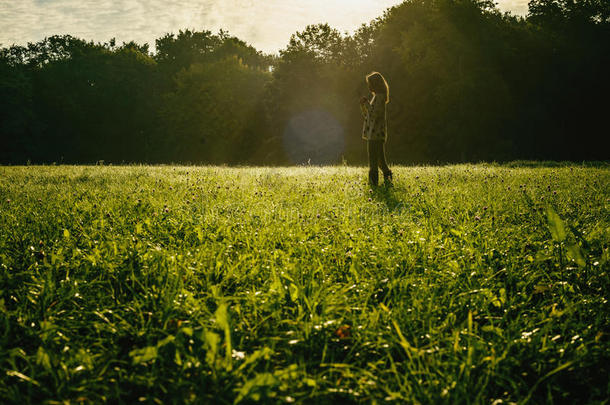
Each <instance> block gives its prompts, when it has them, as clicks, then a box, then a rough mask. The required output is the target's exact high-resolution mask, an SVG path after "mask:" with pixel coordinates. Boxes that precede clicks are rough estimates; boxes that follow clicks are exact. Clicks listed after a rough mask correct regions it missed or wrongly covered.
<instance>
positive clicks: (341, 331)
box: [335, 325, 351, 339]
mask: <svg viewBox="0 0 610 405" xmlns="http://www.w3.org/2000/svg"><path fill="white" fill-rule="evenodd" d="M335 335H336V336H337V337H338V338H339V339H349V338H350V336H351V326H349V325H341V326H339V328H337V330H336V331H335Z"/></svg>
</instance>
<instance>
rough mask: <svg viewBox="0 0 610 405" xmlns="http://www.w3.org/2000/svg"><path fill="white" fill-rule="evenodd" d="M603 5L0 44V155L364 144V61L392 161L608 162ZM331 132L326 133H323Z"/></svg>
mask: <svg viewBox="0 0 610 405" xmlns="http://www.w3.org/2000/svg"><path fill="white" fill-rule="evenodd" d="M609 9H610V6H608V2H607V1H604V0H576V1H565V0H532V1H531V2H530V7H529V14H528V16H527V17H526V18H520V17H514V16H511V15H509V14H501V13H500V12H499V11H498V10H497V9H496V8H495V7H494V5H493V3H492V2H490V1H480V0H408V1H406V2H404V3H402V4H401V5H399V6H396V7H394V8H392V9H389V10H388V11H387V12H386V13H385V14H384V15H383V16H382V17H380V18H378V19H377V20H374V21H372V22H371V23H369V24H366V25H363V26H362V27H361V28H360V29H359V30H357V31H356V32H355V33H354V34H353V35H346V34H342V33H340V32H338V31H337V30H335V29H333V28H331V27H329V26H328V25H313V26H309V27H307V28H306V29H305V30H304V31H302V32H298V33H296V34H295V35H293V37H292V39H291V40H290V42H289V44H288V45H287V46H286V48H284V49H282V50H281V51H280V53H279V55H263V54H262V53H260V52H258V51H257V50H256V49H254V48H252V47H251V46H249V45H247V44H246V43H244V42H243V41H241V40H239V39H237V38H234V37H231V36H229V35H228V34H227V33H226V32H223V31H221V32H220V33H218V34H213V33H211V32H209V31H201V32H194V31H181V32H180V33H179V34H177V35H173V34H168V35H166V36H164V37H163V38H160V39H158V40H157V41H156V47H155V51H154V52H151V51H150V50H149V47H148V45H138V44H135V43H133V42H132V43H125V44H123V45H120V46H119V45H117V44H115V43H114V41H110V42H109V43H105V44H99V43H98V44H96V43H92V42H86V41H83V40H80V39H77V38H73V37H71V36H67V35H64V36H53V37H49V38H46V39H44V40H42V41H40V42H38V43H30V44H28V45H27V46H24V47H23V46H11V47H7V48H2V49H1V50H0V139H1V146H2V147H1V148H0V162H3V163H25V162H27V161H31V162H47V163H50V162H87V163H92V162H96V161H100V160H104V161H107V162H114V163H120V162H197V163H201V162H209V163H220V162H223V163H230V164H231V163H256V164H278V163H304V162H307V161H311V162H314V163H317V162H321V163H334V162H340V161H341V160H342V159H345V160H347V161H348V162H354V163H359V162H362V161H363V160H364V148H363V145H362V141H361V139H360V128H361V122H362V117H361V116H360V112H359V108H358V99H359V97H360V96H362V95H364V94H366V87H365V84H364V79H363V78H364V75H365V74H366V73H368V72H370V71H371V70H378V71H381V72H382V73H383V74H384V75H385V76H386V77H387V79H388V81H389V83H390V86H391V100H392V101H391V104H390V105H389V128H390V137H389V144H388V146H389V150H390V153H389V157H390V160H391V161H394V162H403V163H412V162H437V161H442V162H446V161H478V160H498V161H501V160H507V159H522V158H527V159H555V160H581V159H597V160H605V159H608V158H609V157H610V156H609V155H608V151H607V149H604V148H603V147H601V144H602V143H603V139H604V136H605V135H606V134H607V129H608V128H607V121H606V116H605V114H606V112H607V111H606V110H607V101H606V99H607V95H608V94H609V91H610V75H608V72H609V71H610V11H609ZM329 139H330V140H329Z"/></svg>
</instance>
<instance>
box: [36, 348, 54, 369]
mask: <svg viewBox="0 0 610 405" xmlns="http://www.w3.org/2000/svg"><path fill="white" fill-rule="evenodd" d="M36 364H38V365H40V366H42V367H44V369H45V370H47V371H51V358H50V357H49V355H48V353H47V352H46V351H45V350H44V349H43V347H42V346H39V347H38V351H37V352H36Z"/></svg>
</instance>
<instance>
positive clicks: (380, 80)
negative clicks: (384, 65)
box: [366, 72, 390, 104]
mask: <svg viewBox="0 0 610 405" xmlns="http://www.w3.org/2000/svg"><path fill="white" fill-rule="evenodd" d="M366 84H368V86H369V90H370V91H372V92H373V93H375V94H384V95H385V103H386V104H387V103H389V102H390V86H388V82H387V81H386V80H385V78H384V77H383V75H382V74H381V73H379V72H371V73H369V74H368V75H366Z"/></svg>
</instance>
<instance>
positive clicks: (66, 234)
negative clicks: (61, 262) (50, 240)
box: [64, 229, 70, 238]
mask: <svg viewBox="0 0 610 405" xmlns="http://www.w3.org/2000/svg"><path fill="white" fill-rule="evenodd" d="M69 237H70V231H69V230H67V229H64V238H69Z"/></svg>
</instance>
